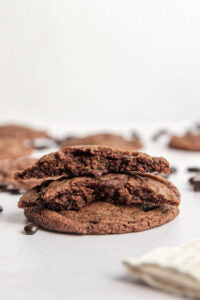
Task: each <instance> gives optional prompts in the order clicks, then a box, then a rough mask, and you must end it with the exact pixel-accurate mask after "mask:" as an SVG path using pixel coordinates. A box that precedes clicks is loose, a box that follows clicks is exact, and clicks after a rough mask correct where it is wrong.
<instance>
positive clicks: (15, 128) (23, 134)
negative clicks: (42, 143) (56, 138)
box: [0, 124, 48, 140]
mask: <svg viewBox="0 0 200 300" xmlns="http://www.w3.org/2000/svg"><path fill="white" fill-rule="evenodd" d="M3 137H10V138H21V139H29V140H33V139H36V138H46V137H48V134H47V132H45V131H39V130H35V129H33V128H29V127H25V126H20V125H14V124H7V125H3V126H0V139H1V138H3Z"/></svg>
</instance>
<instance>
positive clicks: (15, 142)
mask: <svg viewBox="0 0 200 300" xmlns="http://www.w3.org/2000/svg"><path fill="white" fill-rule="evenodd" d="M32 151H33V148H31V147H28V146H26V145H25V144H24V141H23V140H22V139H19V138H5V137H4V138H0V160H3V159H10V158H17V157H23V156H28V155H30V154H31V152H32Z"/></svg>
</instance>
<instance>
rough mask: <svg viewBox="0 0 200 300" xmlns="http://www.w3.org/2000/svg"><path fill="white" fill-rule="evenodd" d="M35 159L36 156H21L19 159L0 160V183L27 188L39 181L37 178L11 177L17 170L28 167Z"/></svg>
mask: <svg viewBox="0 0 200 300" xmlns="http://www.w3.org/2000/svg"><path fill="white" fill-rule="evenodd" d="M36 161H37V159H36V158H31V157H27V158H21V159H9V160H4V161H1V162H0V183H7V184H11V185H12V186H14V187H17V188H20V189H23V190H28V189H31V188H32V187H34V186H35V185H37V184H40V183H41V180H38V179H27V180H21V181H17V180H15V179H14V178H13V175H14V173H15V172H17V171H21V170H23V169H24V168H27V167H30V166H31V165H33V164H34V163H35V162H36Z"/></svg>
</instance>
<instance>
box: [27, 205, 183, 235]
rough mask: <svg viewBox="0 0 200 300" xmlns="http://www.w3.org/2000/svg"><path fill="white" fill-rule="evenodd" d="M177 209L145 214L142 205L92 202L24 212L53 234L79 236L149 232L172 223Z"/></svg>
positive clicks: (153, 211)
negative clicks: (72, 207) (75, 207)
mask: <svg viewBox="0 0 200 300" xmlns="http://www.w3.org/2000/svg"><path fill="white" fill-rule="evenodd" d="M178 213H179V209H178V207H176V206H174V207H170V208H165V207H157V208H155V209H153V210H150V211H144V210H143V208H142V205H139V204H135V205H129V206H126V205H116V204H112V203H106V202H93V203H91V204H89V205H88V206H85V207H84V208H82V209H81V210H79V211H72V210H63V211H60V212H55V211H52V210H48V209H43V210H41V211H34V210H25V216H26V217H27V218H28V219H29V220H30V221H33V222H35V223H37V224H39V225H40V226H41V227H43V228H46V229H48V230H52V231H58V232H68V233H79V234H110V233H117V234H119V233H128V232H136V231H143V230H147V229H150V228H152V227H156V226H159V225H162V224H165V223H167V222H169V221H171V220H173V219H174V218H175V217H176V216H177V215H178Z"/></svg>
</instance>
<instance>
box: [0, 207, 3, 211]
mask: <svg viewBox="0 0 200 300" xmlns="http://www.w3.org/2000/svg"><path fill="white" fill-rule="evenodd" d="M2 211H3V206H2V205H0V213H1V212H2Z"/></svg>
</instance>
